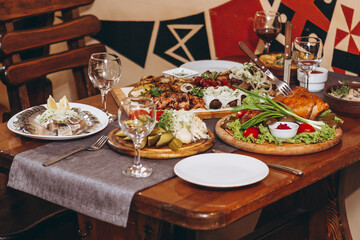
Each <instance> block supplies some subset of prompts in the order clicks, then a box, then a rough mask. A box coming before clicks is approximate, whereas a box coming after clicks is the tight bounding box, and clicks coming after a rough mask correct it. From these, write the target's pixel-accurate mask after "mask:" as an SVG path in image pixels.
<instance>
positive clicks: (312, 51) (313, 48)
mask: <svg viewBox="0 0 360 240" xmlns="http://www.w3.org/2000/svg"><path fill="white" fill-rule="evenodd" d="M322 58H323V44H322V41H321V39H320V38H318V37H310V36H305V37H296V38H295V41H294V44H293V60H294V62H295V63H296V64H297V65H298V66H299V67H300V69H301V70H302V71H303V72H304V73H305V88H306V89H309V77H310V73H311V72H312V71H313V70H314V69H315V68H316V67H318V66H319V64H320V62H321V60H322Z"/></svg>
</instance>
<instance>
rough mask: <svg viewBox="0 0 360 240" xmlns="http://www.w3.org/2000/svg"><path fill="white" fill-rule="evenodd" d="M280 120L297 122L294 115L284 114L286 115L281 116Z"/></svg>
mask: <svg viewBox="0 0 360 240" xmlns="http://www.w3.org/2000/svg"><path fill="white" fill-rule="evenodd" d="M280 121H281V122H296V119H295V118H294V117H293V116H291V115H288V116H284V117H282V118H280Z"/></svg>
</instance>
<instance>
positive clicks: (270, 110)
mask: <svg viewBox="0 0 360 240" xmlns="http://www.w3.org/2000/svg"><path fill="white" fill-rule="evenodd" d="M234 87H236V88H237V89H240V90H241V91H243V92H244V93H246V94H247V95H248V97H249V96H250V98H249V100H248V101H247V104H246V105H241V106H238V107H234V108H233V111H236V112H237V111H240V110H259V111H261V113H260V114H258V115H256V116H255V117H253V118H251V119H249V120H248V121H246V122H245V123H244V124H242V126H241V128H242V129H247V128H249V127H251V126H254V125H256V124H259V123H261V122H263V121H264V120H265V119H267V118H269V117H273V118H279V117H284V116H289V115H290V116H293V117H294V118H295V119H296V120H298V121H301V122H304V123H308V124H310V125H312V126H313V127H314V128H316V129H321V127H322V126H323V125H325V123H324V122H321V121H314V120H309V119H306V118H303V117H300V116H298V115H297V114H295V113H294V112H293V111H292V110H291V109H290V108H289V107H288V106H286V105H285V104H283V103H281V102H278V101H274V100H272V99H271V98H270V97H269V96H268V95H265V97H262V96H259V95H257V94H256V93H254V92H250V91H248V90H246V89H243V88H239V87H237V86H234ZM248 97H247V98H248ZM260 102H261V103H260Z"/></svg>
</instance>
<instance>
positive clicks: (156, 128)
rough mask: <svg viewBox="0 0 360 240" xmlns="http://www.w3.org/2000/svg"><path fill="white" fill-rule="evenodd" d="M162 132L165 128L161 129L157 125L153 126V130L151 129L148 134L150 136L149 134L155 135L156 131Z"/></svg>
mask: <svg viewBox="0 0 360 240" xmlns="http://www.w3.org/2000/svg"><path fill="white" fill-rule="evenodd" d="M164 132H166V130H165V129H163V128H162V127H159V126H155V127H154V130H152V131H151V133H150V134H149V135H150V136H151V135H156V134H158V133H164Z"/></svg>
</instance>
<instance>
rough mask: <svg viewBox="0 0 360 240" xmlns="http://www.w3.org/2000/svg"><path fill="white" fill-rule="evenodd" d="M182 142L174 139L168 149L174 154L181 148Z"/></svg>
mask: <svg viewBox="0 0 360 240" xmlns="http://www.w3.org/2000/svg"><path fill="white" fill-rule="evenodd" d="M182 144H183V143H182V142H181V140H179V139H177V138H174V139H173V140H171V142H170V143H169V148H170V149H171V150H173V151H174V152H176V151H177V150H179V149H180V148H181V147H182Z"/></svg>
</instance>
